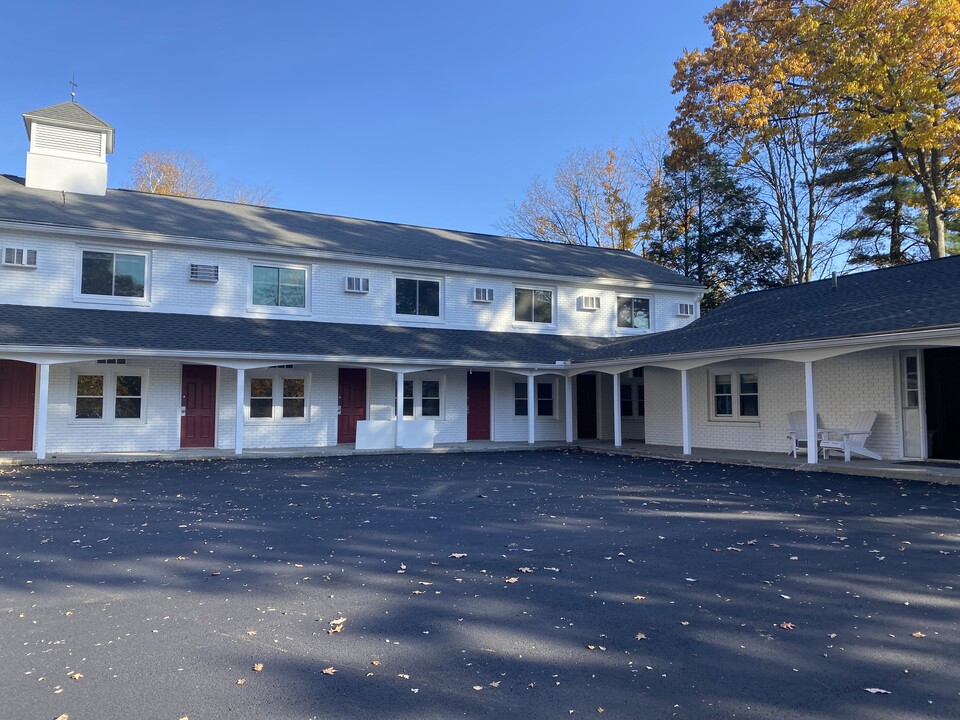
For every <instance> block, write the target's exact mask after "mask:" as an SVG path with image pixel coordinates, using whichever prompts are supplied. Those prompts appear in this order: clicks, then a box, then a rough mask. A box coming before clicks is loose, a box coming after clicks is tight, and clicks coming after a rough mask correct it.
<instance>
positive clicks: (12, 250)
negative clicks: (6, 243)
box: [3, 247, 37, 268]
mask: <svg viewBox="0 0 960 720" xmlns="http://www.w3.org/2000/svg"><path fill="white" fill-rule="evenodd" d="M3 264H4V265H13V266H15V267H24V268H35V267H36V266H37V251H36V250H28V249H27V248H18V247H8V248H4V249H3Z"/></svg>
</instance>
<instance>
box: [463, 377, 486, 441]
mask: <svg viewBox="0 0 960 720" xmlns="http://www.w3.org/2000/svg"><path fill="white" fill-rule="evenodd" d="M489 439H490V373H488V372H477V371H476V370H474V371H472V372H469V373H467V440H489Z"/></svg>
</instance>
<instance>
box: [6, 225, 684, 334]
mask: <svg viewBox="0 0 960 720" xmlns="http://www.w3.org/2000/svg"><path fill="white" fill-rule="evenodd" d="M5 246H24V247H29V248H34V249H36V250H37V268H36V269H35V270H27V269H22V268H9V267H0V303H12V304H28V305H52V306H58V307H88V308H108V309H125V310H131V311H153V312H176V313H187V314H210V315H232V316H258V317H259V316H262V317H277V318H281V319H286V320H296V319H312V320H320V321H327V322H347V323H361V324H378V325H384V324H403V325H418V326H437V325H440V326H442V327H450V328H467V329H486V330H497V331H505V332H533V333H540V332H549V333H560V334H567V335H594V336H616V335H623V334H624V333H633V334H642V333H638V332H637V331H631V330H622V329H620V330H618V328H617V327H616V304H617V297H618V296H631V297H633V296H636V297H649V298H650V299H651V316H652V320H651V324H652V328H651V331H662V330H670V329H674V328H678V327H682V326H683V325H685V324H687V323H689V322H690V319H689V318H680V317H677V315H676V305H677V303H678V302H681V301H682V302H692V303H695V302H696V293H694V292H685V291H682V290H678V291H672V290H657V291H656V292H651V291H650V290H649V289H647V288H644V287H641V286H639V285H630V284H624V285H622V286H620V287H613V286H609V285H597V286H587V285H580V284H576V283H557V282H555V281H543V282H532V281H529V280H516V281H512V280H510V279H509V278H505V277H502V276H494V275H484V274H482V273H476V274H470V273H447V274H440V275H437V274H429V273H428V274H423V275H420V276H422V277H429V278H437V279H439V280H440V282H441V287H442V308H441V317H440V318H439V319H438V320H431V319H424V318H417V317H410V316H398V315H396V313H395V312H394V311H395V305H394V302H395V299H394V282H395V278H396V277H397V276H418V275H419V274H418V273H416V272H415V271H408V270H406V269H403V268H389V267H386V266H382V265H372V264H371V265H364V264H362V263H358V262H350V263H348V262H342V261H336V260H324V261H322V262H309V261H308V262H300V263H298V261H297V260H296V259H292V258H284V257H283V256H278V255H271V254H270V253H269V252H262V251H261V252H249V253H244V252H237V251H234V250H223V251H215V250H212V249H210V248H206V247H202V248H189V247H185V246H182V245H173V244H154V245H149V246H147V245H143V244H142V245H132V244H130V243H121V242H90V243H86V242H82V241H78V240H76V239H75V238H72V237H66V236H63V237H59V238H56V237H42V238H41V237H31V236H26V235H15V234H9V233H5V234H2V235H0V247H5ZM85 248H86V249H101V250H108V251H114V252H117V251H120V252H122V251H128V252H130V251H134V252H139V251H146V252H147V255H148V268H149V270H148V277H149V279H148V283H147V285H148V288H147V297H146V298H145V299H144V300H139V299H131V300H129V301H128V300H126V299H117V300H114V299H113V298H98V297H90V296H84V297H80V296H79V283H78V277H79V257H80V254H81V252H82V250H83V249H85ZM253 261H256V262H258V263H274V264H281V265H282V264H294V265H295V264H303V265H305V266H307V267H308V268H309V278H310V288H309V293H308V302H307V308H306V309H305V310H304V311H302V312H299V311H295V312H294V311H286V309H281V310H280V311H271V310H270V309H269V308H258V307H252V306H250V304H249V297H248V295H249V287H250V267H251V264H252V262H253ZM191 263H201V264H210V265H218V266H219V268H220V280H219V282H217V283H204V282H196V281H191V280H190V279H189V269H190V264H191ZM545 270H549V268H545ZM585 272H589V270H588V269H585ZM346 276H361V277H367V278H369V279H370V292H369V293H368V294H353V293H346V292H344V289H343V287H344V278H345V277H346ZM524 286H527V287H529V286H542V287H546V288H550V289H552V290H553V291H554V323H553V324H550V325H546V324H540V323H523V322H515V321H514V314H513V310H514V308H513V303H514V288H515V287H524ZM475 287H485V288H492V289H493V291H494V301H493V302H492V303H475V302H473V290H474V288H475ZM581 295H595V296H598V297H600V309H599V310H593V311H587V310H579V309H578V307H577V299H578V297H580V296H581Z"/></svg>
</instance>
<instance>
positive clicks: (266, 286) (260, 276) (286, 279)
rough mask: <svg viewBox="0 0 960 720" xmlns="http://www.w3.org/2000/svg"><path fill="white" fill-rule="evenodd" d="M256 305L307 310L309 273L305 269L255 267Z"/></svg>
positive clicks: (254, 289) (253, 294)
mask: <svg viewBox="0 0 960 720" xmlns="http://www.w3.org/2000/svg"><path fill="white" fill-rule="evenodd" d="M252 301H253V304H254V305H264V306H267V307H285V308H305V307H306V306H307V271H306V270H305V269H304V268H292V267H278V266H274V265H254V266H253V293H252Z"/></svg>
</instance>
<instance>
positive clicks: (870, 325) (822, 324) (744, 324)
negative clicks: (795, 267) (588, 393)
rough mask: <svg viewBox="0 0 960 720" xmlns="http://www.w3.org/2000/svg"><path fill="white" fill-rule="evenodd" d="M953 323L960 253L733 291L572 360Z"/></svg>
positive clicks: (787, 343)
mask: <svg viewBox="0 0 960 720" xmlns="http://www.w3.org/2000/svg"><path fill="white" fill-rule="evenodd" d="M938 328H956V330H957V332H958V334H960V256H953V257H948V258H943V259H940V260H929V261H926V262H919V263H914V264H911V265H902V266H899V267H893V268H885V269H881V270H872V271H869V272H862V273H855V274H851V275H843V276H840V277H838V278H837V279H836V283H834V281H833V279H827V280H819V281H816V282H811V283H804V284H802V285H791V286H789V287H782V288H775V289H771V290H763V291H758V292H752V293H747V294H745V295H740V296H737V297H734V298H732V299H730V300H728V301H727V302H725V303H724V304H723V305H721V306H720V307H719V308H718V309H716V310H713V311H712V312H709V313H707V314H706V315H704V316H703V317H701V318H700V319H698V320H696V321H695V322H693V323H691V324H690V325H687V326H686V327H684V328H681V329H679V330H673V331H670V332H663V333H656V334H652V335H645V336H643V337H639V338H630V339H625V340H615V341H611V342H608V343H605V344H604V345H603V346H602V347H599V348H596V349H593V350H588V351H586V352H584V353H581V354H579V355H575V361H576V362H581V363H583V362H590V361H605V360H606V361H609V360H616V359H621V358H622V359H626V360H633V359H637V360H640V359H641V358H647V357H650V358H652V357H657V358H663V357H665V356H684V355H693V354H697V353H704V352H711V351H731V352H736V351H740V350H749V349H751V348H760V347H763V348H768V349H769V348H776V347H779V348H781V349H790V348H791V347H792V346H795V345H799V344H804V343H811V342H827V341H834V342H838V343H840V342H843V341H844V340H846V339H852V338H864V337H869V336H874V335H876V336H880V335H889V334H891V333H905V332H911V331H918V330H935V329H938Z"/></svg>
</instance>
